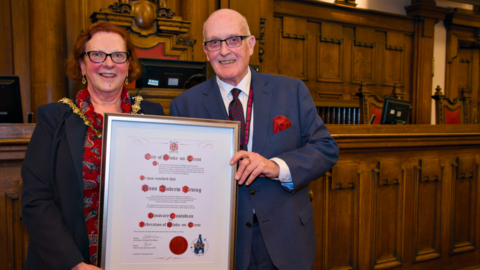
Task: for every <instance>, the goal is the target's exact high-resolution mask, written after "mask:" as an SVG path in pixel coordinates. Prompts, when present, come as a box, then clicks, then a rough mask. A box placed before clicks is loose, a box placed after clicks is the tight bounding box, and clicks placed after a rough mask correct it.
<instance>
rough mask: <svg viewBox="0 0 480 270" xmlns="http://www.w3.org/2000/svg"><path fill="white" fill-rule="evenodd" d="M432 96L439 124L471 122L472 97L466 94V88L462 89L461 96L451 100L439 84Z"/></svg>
mask: <svg viewBox="0 0 480 270" xmlns="http://www.w3.org/2000/svg"><path fill="white" fill-rule="evenodd" d="M435 90H436V92H435V95H433V96H432V98H433V99H434V100H435V116H436V123H437V125H440V124H446V125H458V124H470V123H471V121H469V119H470V118H469V105H470V97H467V96H466V95H465V88H463V89H462V90H461V91H460V96H459V97H457V98H455V99H454V100H453V101H451V100H450V99H449V98H448V97H446V96H445V95H444V94H443V92H442V88H440V86H439V85H438V86H437V88H435Z"/></svg>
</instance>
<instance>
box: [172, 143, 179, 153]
mask: <svg viewBox="0 0 480 270" xmlns="http://www.w3.org/2000/svg"><path fill="white" fill-rule="evenodd" d="M170 153H178V141H170Z"/></svg>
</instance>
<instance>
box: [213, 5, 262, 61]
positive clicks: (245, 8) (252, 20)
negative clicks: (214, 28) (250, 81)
mask: <svg viewBox="0 0 480 270" xmlns="http://www.w3.org/2000/svg"><path fill="white" fill-rule="evenodd" d="M220 3H221V4H220V8H231V9H234V10H236V11H238V12H240V13H241V14H242V15H243V16H245V18H247V21H248V25H249V27H250V32H251V33H252V35H254V36H255V38H256V39H258V38H260V17H261V16H260V12H261V7H260V6H261V1H259V0H228V1H225V0H221V1H220ZM250 64H254V65H258V64H260V61H259V57H258V45H256V46H255V48H254V51H253V54H252V56H251V57H250Z"/></svg>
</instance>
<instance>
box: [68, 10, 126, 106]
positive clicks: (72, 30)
mask: <svg viewBox="0 0 480 270" xmlns="http://www.w3.org/2000/svg"><path fill="white" fill-rule="evenodd" d="M115 2H118V0H71V1H69V2H68V5H65V14H66V18H68V19H66V21H65V22H64V24H65V28H66V29H65V31H66V33H65V35H66V47H67V50H66V54H67V57H68V55H70V53H71V52H72V50H73V44H74V43H75V40H76V38H77V36H78V35H79V34H80V33H81V32H82V31H84V30H86V29H87V28H88V27H90V25H91V24H92V20H91V19H90V16H91V15H92V14H93V12H98V11H100V9H102V8H107V7H108V6H109V5H113V4H114V3H115ZM63 74H65V72H63ZM67 84H68V93H67V96H68V97H69V98H72V99H73V98H75V96H76V94H77V92H78V91H80V90H82V89H83V88H84V87H85V86H84V85H83V84H82V83H81V82H78V81H75V80H72V79H69V78H67Z"/></svg>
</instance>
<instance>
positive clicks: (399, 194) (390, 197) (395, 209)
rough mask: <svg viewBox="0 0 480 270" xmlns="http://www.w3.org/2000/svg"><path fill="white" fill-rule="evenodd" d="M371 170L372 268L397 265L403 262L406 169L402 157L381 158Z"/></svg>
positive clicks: (387, 267)
mask: <svg viewBox="0 0 480 270" xmlns="http://www.w3.org/2000/svg"><path fill="white" fill-rule="evenodd" d="M372 174H373V175H372V176H373V182H372V184H373V204H372V207H373V209H372V213H373V215H372V228H371V238H372V241H371V268H375V269H389V268H393V267H398V266H401V265H402V264H403V241H404V238H403V233H404V224H403V219H404V218H403V215H404V214H403V200H404V193H403V190H404V183H405V179H404V178H405V169H404V168H402V165H401V162H400V160H382V161H378V163H377V167H376V168H374V169H373V170H372Z"/></svg>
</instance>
